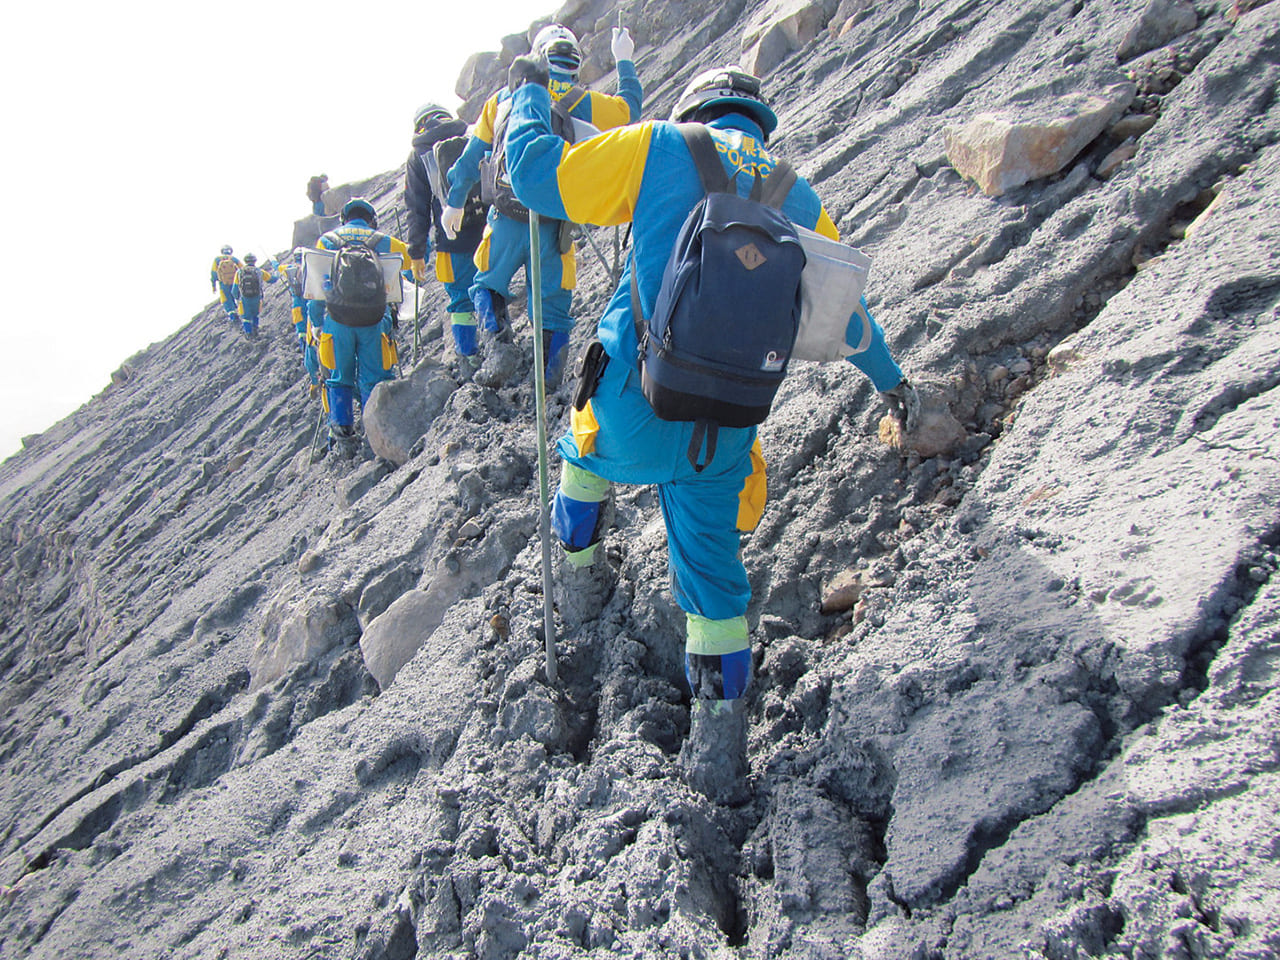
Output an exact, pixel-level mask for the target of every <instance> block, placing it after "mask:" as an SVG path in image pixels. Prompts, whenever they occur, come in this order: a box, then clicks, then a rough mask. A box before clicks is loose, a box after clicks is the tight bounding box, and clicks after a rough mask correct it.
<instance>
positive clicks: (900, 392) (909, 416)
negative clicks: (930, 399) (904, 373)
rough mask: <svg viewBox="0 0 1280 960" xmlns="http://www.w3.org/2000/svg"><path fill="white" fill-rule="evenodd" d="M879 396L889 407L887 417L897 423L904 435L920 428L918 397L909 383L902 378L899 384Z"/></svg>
mask: <svg viewBox="0 0 1280 960" xmlns="http://www.w3.org/2000/svg"><path fill="white" fill-rule="evenodd" d="M880 396H882V397H884V402H885V403H887V404H888V405H889V416H891V417H893V419H895V420H897V421H898V426H900V427H901V428H902V429H903V431H904V432H906V433H914V432H915V430H916V428H917V427H919V426H920V396H919V395H918V394H917V393H916V388H915V387H913V386H912V385H911V381H910V380H908V379H907V378H906V377H903V378H902V382H901V383H899V384H898V385H897V386H896V387H894V388H893V389H892V390H886V391H884V392H883V393H882V394H880Z"/></svg>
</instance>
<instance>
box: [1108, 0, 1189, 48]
mask: <svg viewBox="0 0 1280 960" xmlns="http://www.w3.org/2000/svg"><path fill="white" fill-rule="evenodd" d="M1197 22H1198V21H1197V18H1196V10H1195V7H1193V6H1192V5H1191V4H1190V3H1187V0H1150V2H1149V3H1148V4H1147V5H1146V6H1145V7H1144V8H1143V10H1142V13H1141V14H1140V15H1139V16H1138V20H1137V22H1136V23H1134V24H1133V26H1132V27H1130V28H1129V32H1128V33H1126V34H1125V35H1124V39H1123V40H1121V41H1120V45H1119V47H1117V48H1116V59H1117V60H1119V61H1120V62H1121V63H1123V62H1124V61H1126V60H1131V59H1133V58H1134V57H1139V56H1141V55H1142V54H1144V53H1146V52H1148V51H1149V50H1155V49H1156V48H1157V47H1163V46H1164V45H1165V44H1166V43H1168V42H1169V41H1171V40H1173V39H1175V38H1177V37H1180V36H1182V35H1183V34H1184V33H1186V32H1187V31H1189V30H1194V29H1195V28H1196V23H1197Z"/></svg>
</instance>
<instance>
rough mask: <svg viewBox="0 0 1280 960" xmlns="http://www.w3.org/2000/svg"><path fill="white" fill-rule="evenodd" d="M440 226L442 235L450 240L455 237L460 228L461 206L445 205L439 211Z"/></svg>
mask: <svg viewBox="0 0 1280 960" xmlns="http://www.w3.org/2000/svg"><path fill="white" fill-rule="evenodd" d="M440 226H441V227H443V228H444V235H445V236H446V237H448V238H449V239H450V240H453V239H456V238H457V236H458V231H459V230H461V229H462V208H461V207H445V208H444V209H443V210H441V211H440Z"/></svg>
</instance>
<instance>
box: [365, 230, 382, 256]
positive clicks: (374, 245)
mask: <svg viewBox="0 0 1280 960" xmlns="http://www.w3.org/2000/svg"><path fill="white" fill-rule="evenodd" d="M382 237H383V234H381V233H379V232H378V231H377V230H375V231H373V233H371V234H369V236H368V237H366V238H365V241H364V245H365V246H366V247H368V248H369V249H370V250H372V251H373V252H374V253H377V252H378V244H380V243H381V242H382Z"/></svg>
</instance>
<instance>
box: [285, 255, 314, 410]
mask: <svg viewBox="0 0 1280 960" xmlns="http://www.w3.org/2000/svg"><path fill="white" fill-rule="evenodd" d="M302 268H303V248H302V247H295V248H294V250H293V253H292V254H291V255H290V257H289V259H288V260H286V261H284V263H282V264H280V266H279V268H278V269H277V270H276V276H277V277H279V278H280V279H281V280H282V281H284V285H285V290H286V291H288V294H289V301H290V302H289V318H290V320H291V322H292V323H293V331H294V333H295V334H296V335H297V338H298V350H299V352H300V353H301V354H302V365H303V366H304V367H305V368H306V371H307V377H308V379H309V380H310V382H311V391H312V392H313V393H314V392H315V391H316V390H317V389H318V387H319V384H320V363H319V361H318V360H317V358H316V347H315V343H314V342H313V339H312V338H311V337H310V336H309V333H308V324H307V299H306V296H305V294H304V292H303V285H302V284H303V272H302Z"/></svg>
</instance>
